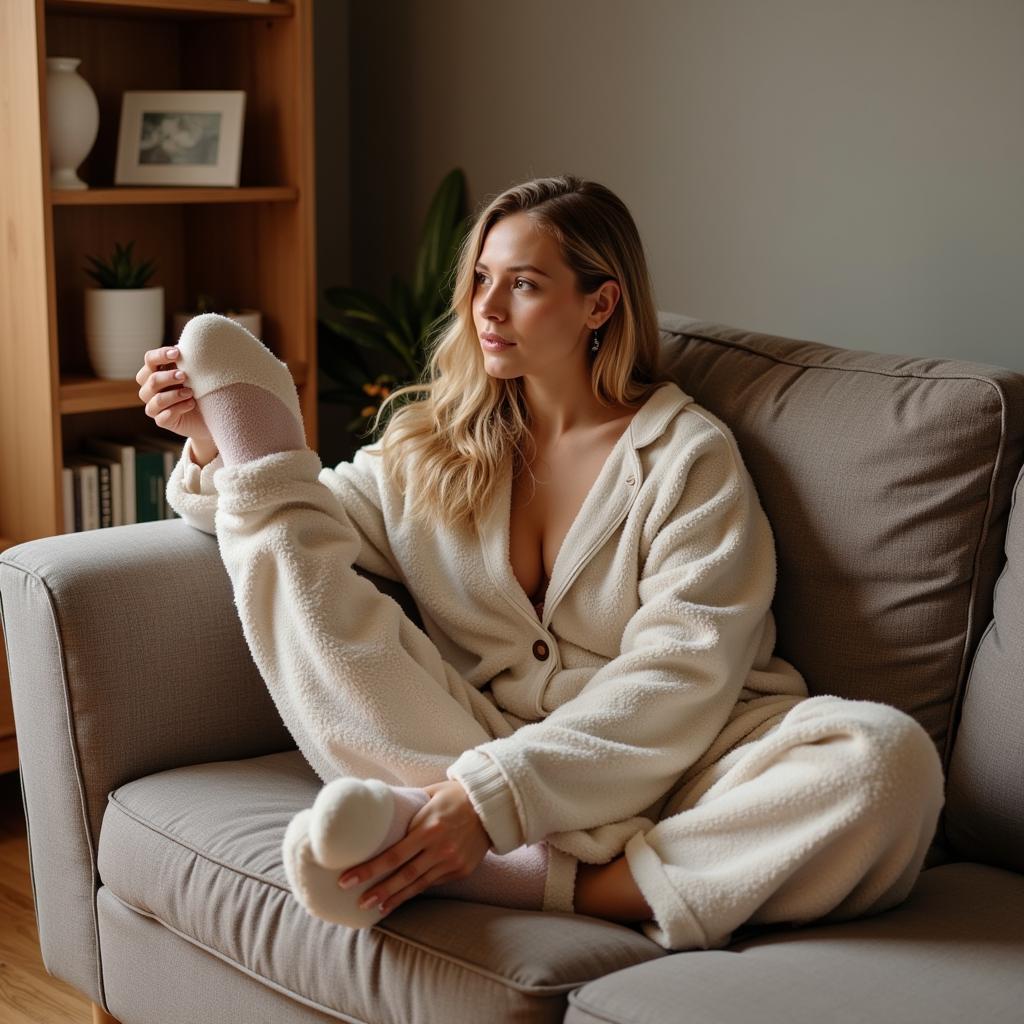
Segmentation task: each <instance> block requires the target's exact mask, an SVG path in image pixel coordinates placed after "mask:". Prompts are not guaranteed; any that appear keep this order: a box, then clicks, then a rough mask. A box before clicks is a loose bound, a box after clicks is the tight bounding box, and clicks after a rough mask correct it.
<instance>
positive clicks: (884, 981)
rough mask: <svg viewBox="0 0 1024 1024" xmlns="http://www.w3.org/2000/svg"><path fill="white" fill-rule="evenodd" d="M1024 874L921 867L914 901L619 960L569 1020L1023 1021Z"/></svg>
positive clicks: (640, 1023)
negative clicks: (627, 965) (722, 943)
mask: <svg viewBox="0 0 1024 1024" xmlns="http://www.w3.org/2000/svg"><path fill="white" fill-rule="evenodd" d="M1022 920H1024V878H1022V877H1021V876H1020V875H1017V874H1012V873H1010V872H1008V871H1002V870H1000V869H998V868H993V867H987V866H985V865H981V864H964V863H961V864H945V865H943V866H941V867H937V868H932V869H931V870H930V871H926V872H925V873H924V874H923V875H921V877H920V879H919V880H918V884H917V887H916V888H915V889H914V891H913V892H912V893H911V894H910V897H909V898H908V899H907V901H906V902H905V903H903V904H901V905H900V906H899V907H896V908H894V909H893V910H889V911H886V912H885V913H882V914H877V915H875V916H874V917H868V918H861V919H860V920H857V921H850V922H847V923H843V924H831V925H824V926H814V925H806V926H804V927H801V928H796V929H793V928H790V929H786V928H782V929H774V930H773V931H772V932H765V933H763V934H761V935H755V936H748V937H747V938H745V939H743V940H741V941H738V942H735V943H733V944H732V945H731V946H730V947H729V948H728V949H727V950H708V951H704V950H699V951H695V952H690V953H681V954H678V955H675V956H670V957H668V958H666V959H664V960H659V961H655V962H651V963H646V964H641V965H639V966H637V967H634V968H631V969H630V970H628V971H619V972H618V973H617V974H611V975H608V976H606V977H604V978H602V979H601V980H600V981H595V982H591V983H590V984H589V985H587V986H585V987H584V988H582V989H580V990H579V991H578V992H574V993H573V994H572V995H571V996H570V997H569V1011H568V1013H567V1014H566V1016H565V1024H661V1022H668V1021H700V1024H749V1022H750V1021H753V1020H756V1021H757V1024H821V1022H822V1021H828V1022H829V1024H864V1022H865V1021H877V1022H878V1024H884V1022H890V1021H892V1022H895V1021H899V1024H934V1022H936V1021H943V1022H945V1021H978V1022H981V1021H984V1024H1017V1022H1019V1021H1020V1019H1021V1006H1022V1005H1024V970H1022V969H1021V965H1022V963H1024V931H1022V929H1021V921H1022Z"/></svg>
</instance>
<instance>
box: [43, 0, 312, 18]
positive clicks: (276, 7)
mask: <svg viewBox="0 0 1024 1024" xmlns="http://www.w3.org/2000/svg"><path fill="white" fill-rule="evenodd" d="M46 9H47V10H48V11H63V12H67V13H70V14H78V13H80V12H83V11H84V12H85V13H87V14H89V15H90V16H91V15H100V16H103V15H108V16H109V15H117V16H119V17H122V18H123V17H125V16H130V17H136V18H147V17H150V18H151V17H157V18H204V17H206V18H223V17H230V18H290V17H291V16H292V13H293V5H292V4H291V3H285V2H282V0H270V2H268V3H257V2H254V0H46Z"/></svg>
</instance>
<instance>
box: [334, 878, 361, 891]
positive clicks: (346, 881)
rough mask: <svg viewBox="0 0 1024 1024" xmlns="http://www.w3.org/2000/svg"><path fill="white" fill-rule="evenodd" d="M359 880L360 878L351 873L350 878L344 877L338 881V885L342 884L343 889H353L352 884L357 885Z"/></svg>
mask: <svg viewBox="0 0 1024 1024" xmlns="http://www.w3.org/2000/svg"><path fill="white" fill-rule="evenodd" d="M358 881H359V879H358V878H356V877H355V875H349V877H348V878H342V879H341V880H340V881H339V882H338V885H340V886H341V887H342V889H351V888H352V886H353V885H355V884H356V882H358Z"/></svg>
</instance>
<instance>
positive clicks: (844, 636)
mask: <svg viewBox="0 0 1024 1024" xmlns="http://www.w3.org/2000/svg"><path fill="white" fill-rule="evenodd" d="M659 319H660V326H661V329H662V337H663V344H664V346H665V353H664V354H665V359H666V366H667V369H668V371H669V373H670V374H671V375H672V376H673V378H674V379H676V380H677V382H678V383H679V386H680V387H681V388H682V389H683V390H684V391H686V392H687V393H688V394H690V395H693V397H694V398H695V399H696V401H697V402H698V403H699V404H701V405H703V406H704V407H705V408H707V409H709V410H710V411H711V412H713V413H714V414H715V415H716V416H719V417H720V418H721V419H722V420H723V421H724V422H725V423H726V424H728V426H729V427H730V429H731V430H732V432H733V434H734V435H735V437H736V441H737V444H738V445H739V448H740V452H741V454H742V455H743V459H744V462H745V464H746V466H747V468H748V469H749V471H750V474H751V476H752V478H753V480H754V483H755V486H756V487H757V489H758V494H759V496H760V498H761V504H762V505H763V507H764V509H765V512H766V514H767V515H768V519H769V521H770V522H771V524H772V528H773V531H774V534H775V541H776V553H777V560H778V579H777V586H776V594H775V601H774V605H773V611H774V613H775V617H776V620H777V626H778V638H777V643H776V653H777V654H778V655H779V657H782V658H785V659H786V660H787V661H789V662H791V663H792V664H793V665H795V666H796V667H797V668H798V669H799V670H800V671H801V672H802V673H803V675H804V678H805V679H806V681H807V685H808V688H809V690H810V692H811V693H812V694H820V693H832V694H837V695H839V696H841V697H848V698H852V699H858V700H876V701H884V702H885V703H888V704H893V705H895V706H896V707H899V708H901V709H902V710H904V711H906V712H907V713H908V714H911V715H913V716H914V717H915V718H916V719H917V720H918V721H919V722H920V723H921V724H922V725H923V726H924V728H925V729H926V730H927V731H928V733H929V734H930V735H931V737H932V739H933V740H934V741H935V743H936V746H937V748H938V750H939V753H940V754H941V755H942V758H943V767H944V768H948V763H949V754H950V750H951V743H950V739H951V736H952V730H951V724H952V720H953V716H954V712H955V710H956V709H957V707H958V703H959V700H960V694H961V688H962V684H963V681H964V679H965V677H966V672H967V668H968V666H969V665H970V660H971V656H972V654H973V652H974V649H975V647H976V646H977V643H978V640H979V638H980V636H981V633H982V631H983V630H984V629H985V627H986V625H987V623H988V621H989V619H990V617H991V612H992V588H993V585H994V583H995V580H996V576H997V575H998V573H999V570H1000V569H1001V567H1002V562H1003V540H1004V536H1005V533H1006V521H1007V514H1008V511H1009V507H1010V498H1011V494H1012V489H1013V483H1014V480H1015V479H1016V476H1017V470H1018V468H1019V466H1020V463H1021V458H1022V454H1024V375H1022V374H1018V373H1014V372H1012V371H1010V370H1007V369H1003V368H1001V367H998V366H989V365H986V364H982V363H971V362H963V361H956V360H949V359H930V358H915V357H912V356H903V355H883V354H878V353H872V352H861V351H854V350H847V349H841V348H835V347H832V346H829V345H823V344H819V343H817V342H809V341H798V340H795V339H792V338H783V337H777V336H774V335H766V334H755V333H752V332H750V331H743V330H739V329H736V328H732V327H726V326H722V325H720V324H712V323H707V322H702V321H697V320H694V319H692V318H689V317H682V316H678V315H674V314H667V313H662V314H660V316H659Z"/></svg>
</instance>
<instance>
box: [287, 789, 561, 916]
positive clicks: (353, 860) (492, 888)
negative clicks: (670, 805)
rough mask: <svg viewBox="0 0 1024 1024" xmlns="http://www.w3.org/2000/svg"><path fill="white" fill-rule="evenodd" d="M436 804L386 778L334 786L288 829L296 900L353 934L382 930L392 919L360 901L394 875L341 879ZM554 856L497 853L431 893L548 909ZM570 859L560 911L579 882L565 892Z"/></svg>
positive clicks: (534, 848)
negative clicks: (348, 884)
mask: <svg viewBox="0 0 1024 1024" xmlns="http://www.w3.org/2000/svg"><path fill="white" fill-rule="evenodd" d="M428 800H429V796H428V794H427V793H426V792H425V791H424V790H422V789H415V788H412V787H403V786H389V785H388V784H387V783H385V782H381V781H380V780H378V779H366V780H363V779H356V778H351V777H346V778H340V779H335V780H334V781H333V782H329V783H328V784H327V785H326V786H324V788H323V789H322V790H321V791H320V793H319V794H318V795H317V798H316V800H315V801H314V803H313V806H312V807H309V808H307V809H305V810H303V811H299V813H298V814H296V815H295V817H293V818H292V820H291V822H290V823H289V825H288V828H287V829H286V830H285V835H284V839H283V841H282V844H281V853H282V858H283V860H284V869H285V875H286V877H287V878H288V884H289V885H290V886H291V890H292V893H293V895H294V896H295V898H296V899H297V900H298V901H299V903H301V904H302V906H303V907H305V909H306V910H307V911H308V912H309V913H310V914H312V915H313V916H314V917H319V918H322V919H323V920H325V921H331V922H333V923H335V924H343V925H347V926H348V927H349V928H366V927H369V926H371V925H374V924H376V923H377V922H378V921H380V920H381V918H382V917H384V916H385V914H384V913H382V912H381V911H380V909H379V905H374V906H371V907H369V908H366V909H364V908H361V907H360V906H359V903H360V902H361V900H362V897H363V895H364V894H365V893H366V892H367V891H368V890H370V889H373V890H374V891H376V890H378V889H379V888H380V885H381V883H383V882H384V880H385V878H386V876H384V875H379V876H377V877H375V878H368V879H364V880H363V881H361V882H359V883H358V884H356V885H355V886H353V887H352V888H350V889H342V888H341V887H340V886H339V885H338V879H339V877H340V876H341V875H342V874H344V872H345V869H346V868H350V867H352V866H354V865H356V864H363V863H365V862H366V861H368V860H371V859H372V858H373V857H375V856H376V855H377V854H378V853H380V852H382V851H384V850H387V849H389V848H390V847H392V846H394V845H395V843H397V842H398V841H399V840H400V839H402V838H403V837H404V836H405V834H406V833H407V832H408V830H409V825H410V823H411V822H412V819H413V818H414V817H415V816H416V814H417V812H418V811H419V810H420V808H421V807H423V805H424V804H426V803H427V802H428ZM551 856H552V855H551V853H550V851H549V848H548V846H547V844H546V843H534V844H533V845H531V846H521V847H519V848H518V849H516V850H513V851H512V852H511V853H507V854H500V855H499V854H496V853H494V852H493V851H489V852H488V853H487V854H486V856H485V857H484V859H483V860H482V861H481V862H480V864H479V865H478V866H477V868H476V870H475V871H474V872H473V873H472V874H471V875H469V876H468V877H466V878H460V879H454V880H452V881H449V882H442V883H440V884H438V885H432V886H430V887H429V888H428V889H425V890H424V892H423V895H425V896H429V897H434V898H438V897H440V898H447V899H462V900H472V901H474V902H479V903H491V904H494V905H496V906H501V907H510V908H516V909H520V910H543V909H544V900H545V890H546V888H547V887H548V886H549V877H548V875H549V866H550V863H551V861H550V858H551ZM568 860H569V858H568V857H567V856H566V855H561V857H560V858H559V860H558V865H557V869H556V871H555V874H554V875H553V880H554V881H555V885H554V886H553V889H552V898H553V899H555V901H556V905H557V904H558V903H559V902H560V903H565V902H566V901H567V900H569V899H570V898H571V882H570V883H569V886H568V889H569V892H568V893H560V892H557V888H558V884H557V883H558V882H559V881H561V880H562V876H563V875H564V874H565V872H566V871H567V864H566V861H568ZM561 909H564V908H561Z"/></svg>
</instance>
